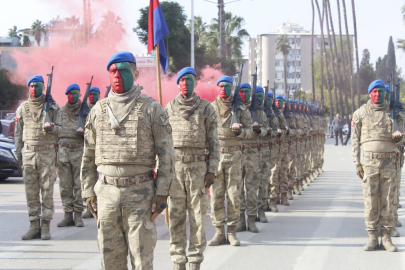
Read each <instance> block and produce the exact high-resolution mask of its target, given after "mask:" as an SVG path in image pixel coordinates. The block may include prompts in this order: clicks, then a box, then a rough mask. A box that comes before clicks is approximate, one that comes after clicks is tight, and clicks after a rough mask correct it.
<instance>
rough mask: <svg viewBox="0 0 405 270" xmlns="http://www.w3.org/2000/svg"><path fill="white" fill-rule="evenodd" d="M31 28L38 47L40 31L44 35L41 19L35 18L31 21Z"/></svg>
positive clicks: (40, 37)
mask: <svg viewBox="0 0 405 270" xmlns="http://www.w3.org/2000/svg"><path fill="white" fill-rule="evenodd" d="M31 30H32V34H33V35H34V38H35V40H36V42H37V44H38V47H39V46H40V43H41V39H42V36H41V35H42V33H44V35H46V30H45V25H44V24H42V21H39V20H36V21H34V22H33V23H32V25H31Z"/></svg>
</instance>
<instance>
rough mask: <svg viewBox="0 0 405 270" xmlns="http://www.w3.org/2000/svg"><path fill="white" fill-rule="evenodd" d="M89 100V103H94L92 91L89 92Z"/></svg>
mask: <svg viewBox="0 0 405 270" xmlns="http://www.w3.org/2000/svg"><path fill="white" fill-rule="evenodd" d="M89 100H90V103H91V104H94V96H93V93H92V92H90V93H89Z"/></svg>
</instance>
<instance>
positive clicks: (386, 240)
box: [380, 229, 398, 252]
mask: <svg viewBox="0 0 405 270" xmlns="http://www.w3.org/2000/svg"><path fill="white" fill-rule="evenodd" d="M380 247H381V249H385V250H386V251H389V252H397V251H398V248H397V247H396V246H394V244H393V243H392V241H391V230H387V229H383V230H382V237H381V245H380Z"/></svg>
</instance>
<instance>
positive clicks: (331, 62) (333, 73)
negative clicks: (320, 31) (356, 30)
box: [324, 0, 339, 117]
mask: <svg viewBox="0 0 405 270" xmlns="http://www.w3.org/2000/svg"><path fill="white" fill-rule="evenodd" d="M324 4H325V6H324V8H325V12H326V30H327V31H328V40H329V53H330V66H331V67H332V79H333V90H334V93H335V108H336V112H338V111H339V106H338V94H337V91H338V90H337V87H336V76H335V74H336V73H335V65H334V64H333V63H334V60H335V58H334V57H333V42H332V39H331V37H330V31H329V19H328V4H327V0H324ZM325 51H326V47H325ZM326 68H328V66H326ZM329 97H330V102H331V117H333V116H334V115H335V114H334V113H333V105H332V98H331V96H330V95H329Z"/></svg>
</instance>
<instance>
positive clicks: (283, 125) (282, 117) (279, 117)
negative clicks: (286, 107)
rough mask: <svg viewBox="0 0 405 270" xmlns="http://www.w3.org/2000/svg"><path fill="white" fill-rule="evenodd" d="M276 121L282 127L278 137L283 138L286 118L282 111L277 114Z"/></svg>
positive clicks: (285, 129) (285, 131)
mask: <svg viewBox="0 0 405 270" xmlns="http://www.w3.org/2000/svg"><path fill="white" fill-rule="evenodd" d="M278 123H279V125H280V128H281V129H282V131H283V133H282V134H281V136H280V138H283V137H285V136H286V135H287V127H286V120H285V117H284V115H283V114H282V113H280V115H279V116H278Z"/></svg>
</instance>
